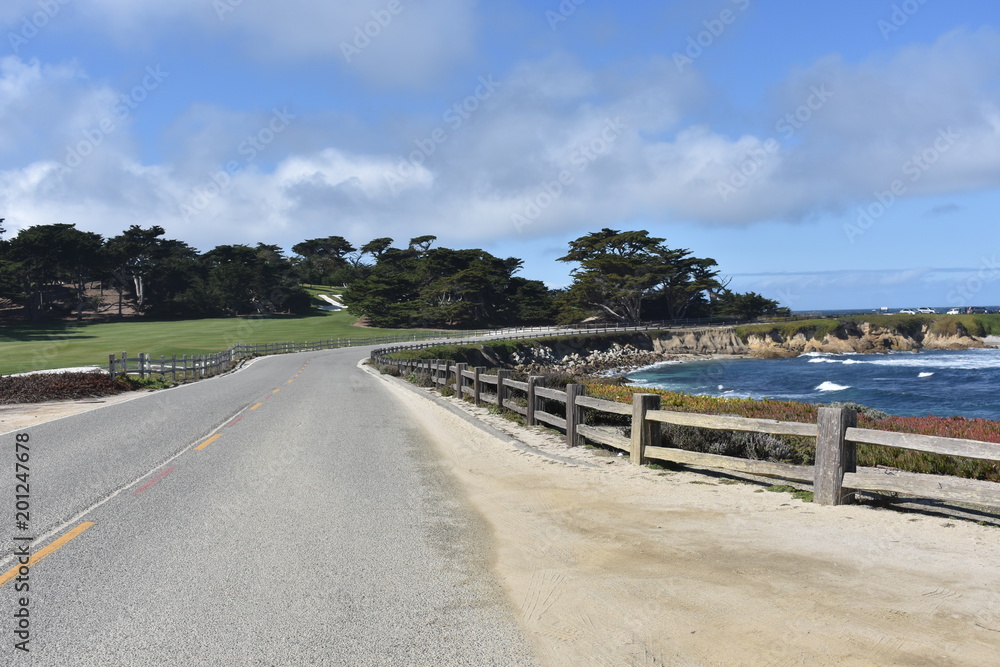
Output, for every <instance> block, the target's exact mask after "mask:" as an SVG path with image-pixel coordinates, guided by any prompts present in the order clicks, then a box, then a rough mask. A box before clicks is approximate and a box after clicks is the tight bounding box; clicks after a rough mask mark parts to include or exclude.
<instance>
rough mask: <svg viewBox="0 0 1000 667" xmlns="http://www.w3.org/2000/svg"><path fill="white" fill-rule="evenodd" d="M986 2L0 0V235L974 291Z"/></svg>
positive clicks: (937, 298) (855, 292)
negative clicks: (677, 266)
mask: <svg viewBox="0 0 1000 667" xmlns="http://www.w3.org/2000/svg"><path fill="white" fill-rule="evenodd" d="M998 23H1000V7H998V6H997V5H996V3H995V1H994V0H969V1H967V2H957V3H956V2H945V1H944V0H923V1H921V0H906V1H903V2H895V3H894V2H872V1H871V0H868V1H862V0H841V1H840V2H837V3H812V2H793V1H791V0H785V1H781V0H773V1H771V2H765V1H764V0H709V1H705V0H702V1H699V2H668V3H664V2H645V1H642V2H631V3H627V4H626V3H611V2H604V1H600V0H583V1H580V0H576V1H574V0H564V1H563V2H559V1H557V0H535V1H534V2H527V1H523V2H520V1H507V2H502V3H499V2H498V3H485V2H475V1H472V0H425V1H424V2H418V1H417V0H372V1H367V0H362V1H357V2H338V3H324V4H321V3H317V2H308V1H306V0H286V1H284V2H281V3H279V2H267V1H265V0H174V1H173V2H170V3H153V2H135V1H134V0H5V2H4V3H3V6H2V7H0V36H2V37H3V39H2V41H0V217H6V218H7V222H6V223H5V226H6V227H7V229H8V234H10V233H12V232H16V230H18V229H21V228H23V227H27V226H31V225H35V224H50V223H57V222H68V223H76V224H77V226H78V227H79V228H81V229H86V230H89V231H96V232H99V233H101V234H104V235H105V236H111V235H114V234H117V233H119V232H121V230H123V229H125V228H126V227H128V226H129V225H132V224H139V225H143V226H149V225H154V224H157V225H161V226H163V227H164V228H165V229H166V230H167V234H168V236H169V237H171V238H178V239H182V240H184V241H187V242H188V243H191V244H192V245H194V246H195V247H197V248H199V249H201V250H207V249H210V248H211V247H213V246H214V245H217V244H222V243H248V244H254V243H256V242H258V241H260V242H265V243H273V244H278V245H281V246H283V247H285V248H286V249H290V247H291V246H292V245H293V244H295V243H297V242H298V241H301V240H303V239H306V238H315V237H320V236H328V235H332V234H337V235H341V236H345V237H347V238H348V239H350V240H351V241H352V242H354V243H355V244H356V245H357V244H362V243H364V242H366V241H368V240H370V239H372V238H375V237H381V236H391V237H393V238H394V239H396V240H397V243H398V244H400V245H405V243H406V242H407V240H408V239H409V238H411V237H415V236H420V235H423V234H435V235H437V236H438V237H439V241H438V244H439V245H442V246H447V247H482V248H485V249H487V250H489V251H490V252H493V253H494V254H497V255H502V256H511V255H513V256H517V257H521V258H523V259H524V260H525V264H524V269H523V271H522V275H524V276H526V277H529V278H538V279H542V280H545V281H546V282H547V283H549V284H550V285H553V286H560V285H565V284H567V283H568V281H569V277H568V274H569V270H570V268H572V267H571V266H568V265H565V264H563V263H559V262H556V261H555V258H557V257H559V256H561V255H562V254H563V253H564V252H565V250H566V247H567V246H566V244H567V242H568V241H569V240H571V239H574V238H576V237H578V236H581V235H583V234H585V233H588V232H590V231H595V230H598V229H600V228H602V227H612V228H617V229H648V230H649V231H650V232H651V233H653V234H654V235H656V236H660V237H665V238H666V239H667V242H668V244H669V245H671V246H672V247H684V248H689V249H691V250H692V251H693V252H694V253H695V254H696V255H699V256H708V257H713V258H715V259H716V260H717V261H718V263H719V266H720V268H721V271H722V274H723V275H724V276H726V277H729V278H731V279H732V283H731V287H732V288H734V289H737V290H740V291H743V290H754V291H758V292H761V293H763V294H765V295H767V296H769V297H771V298H775V299H777V300H779V301H781V302H782V303H783V304H785V305H788V306H790V307H791V308H793V309H795V310H810V309H826V308H877V307H880V306H890V307H893V308H902V307H916V306H921V305H933V306H959V305H993V304H997V305H1000V294H998V290H997V286H998V284H1000V283H998V280H997V279H998V278H1000V247H998V246H1000V232H998V231H997V229H998V228H997V225H996V215H997V212H998V211H1000V192H998V184H1000V26H998Z"/></svg>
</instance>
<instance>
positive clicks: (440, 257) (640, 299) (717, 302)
mask: <svg viewBox="0 0 1000 667" xmlns="http://www.w3.org/2000/svg"><path fill="white" fill-rule="evenodd" d="M2 222H3V220H2V219H0V223H2ZM2 234H3V229H2V227H0V235H2ZM436 240H437V239H436V237H434V236H429V235H428V236H418V237H415V238H412V239H410V240H409V241H408V243H406V244H405V246H402V244H401V247H396V246H395V245H394V243H395V241H394V240H393V239H391V238H388V237H381V238H376V239H373V240H371V241H369V242H367V243H365V244H364V245H362V246H360V247H355V246H354V245H352V244H351V243H350V242H349V241H348V240H347V239H345V238H343V237H341V236H328V237H324V238H315V239H307V240H305V241H302V242H300V243H297V244H295V245H294V246H292V249H291V250H292V253H293V254H292V255H291V256H288V255H286V254H285V252H284V251H283V250H282V248H280V247H278V246H275V245H268V244H264V243H258V244H256V246H249V245H243V244H236V245H220V246H216V247H215V248H213V249H211V250H209V251H207V252H203V253H202V252H198V251H197V250H196V249H194V248H192V247H191V246H189V245H188V244H186V243H184V242H183V241H179V240H175V239H168V238H166V237H165V231H164V229H163V228H162V227H159V226H151V227H146V228H144V227H141V226H138V225H132V226H130V227H129V228H128V229H126V230H125V231H123V232H122V233H121V234H119V235H117V236H113V237H110V238H104V237H102V236H101V235H100V234H96V233H94V232H86V231H82V230H79V229H77V228H76V227H75V225H72V224H52V225H37V226H34V227H29V228H26V229H23V230H21V231H20V232H18V234H17V235H16V236H14V237H13V238H11V239H9V240H3V239H2V236H0V299H3V300H5V301H6V302H8V304H13V305H16V306H20V307H21V308H22V312H23V313H24V315H25V317H26V318H27V319H28V320H30V321H39V320H42V319H46V318H50V317H55V316H58V317H65V316H69V315H72V314H75V315H76V317H77V318H82V317H83V315H84V313H87V312H94V311H96V310H97V309H98V303H96V302H95V301H96V299H95V297H94V296H93V291H94V286H95V285H96V286H99V287H100V290H101V291H102V292H104V293H105V296H104V298H103V299H100V303H101V305H102V307H103V309H104V311H105V312H104V314H105V315H110V316H115V315H117V316H123V315H125V314H134V315H138V316H143V317H150V318H198V317H219V316H236V315H266V314H275V313H291V314H305V313H308V312H309V311H310V309H311V307H312V299H311V297H310V295H309V293H308V292H307V291H306V290H304V289H303V287H302V285H304V284H315V285H329V286H336V287H337V289H338V291H340V292H341V293H342V295H343V299H344V302H345V303H346V304H347V306H348V307H349V308H350V310H351V312H352V313H354V314H356V315H358V316H364V317H367V318H368V320H369V321H370V322H371V324H373V325H375V326H379V327H442V328H448V327H491V326H514V325H539V324H551V323H553V322H557V323H570V322H575V321H581V320H584V319H587V318H598V319H604V320H610V321H615V322H621V323H635V322H638V321H640V320H650V319H682V318H700V317H710V316H725V317H739V318H741V319H751V318H753V317H757V316H760V315H773V314H780V313H781V312H782V309H781V308H780V307H779V305H778V304H777V302H774V301H771V300H769V299H766V298H764V297H763V296H761V295H758V294H755V293H753V292H749V293H746V294H737V293H734V292H731V291H730V290H728V288H727V282H726V281H724V280H722V279H720V277H719V272H718V270H717V266H716V262H715V260H713V259H711V258H701V257H696V256H694V255H693V254H692V253H691V251H690V250H686V249H672V248H669V247H668V246H667V245H666V244H665V240H664V239H661V238H656V237H652V236H650V235H649V234H648V232H646V231H625V232H622V231H618V230H612V229H602V230H601V231H600V232H595V233H591V234H587V235H585V236H582V237H580V238H578V239H576V240H575V241H572V242H570V244H569V246H570V247H569V252H567V254H566V255H565V256H564V257H561V258H559V261H562V262H567V263H571V264H574V265H575V268H574V269H573V270H572V276H573V282H572V284H571V285H570V286H569V287H567V288H565V289H550V288H548V287H547V286H546V285H545V284H544V283H542V282H541V281H539V280H530V279H527V278H523V277H521V276H518V275H516V274H517V273H518V272H519V271H520V269H521V267H522V264H523V262H522V260H520V259H518V258H516V257H508V258H500V257H495V256H493V255H491V254H490V253H488V252H486V251H485V250H481V249H457V250H456V249H450V248H435V247H433V245H434V243H435V241H436ZM108 293H110V298H108Z"/></svg>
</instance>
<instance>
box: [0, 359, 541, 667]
mask: <svg viewBox="0 0 1000 667" xmlns="http://www.w3.org/2000/svg"><path fill="white" fill-rule="evenodd" d="M364 354H365V351H363V350H358V349H347V350H332V351H326V352H312V353H301V354H291V355H282V356H276V357H270V358H265V359H259V360H257V361H255V362H254V363H253V364H251V365H250V366H249V367H248V368H245V369H243V370H241V371H239V372H237V373H233V374H231V375H228V376H224V377H219V378H214V379H211V380H205V381H202V382H198V383H194V384H191V385H188V386H184V387H180V388H177V389H172V390H168V391H162V392H156V393H153V394H150V395H148V396H145V397H143V398H140V399H136V400H133V401H128V402H126V403H122V404H118V405H112V406H108V407H106V408H101V409H98V410H94V411H91V412H88V413H84V414H80V415H76V416H73V417H68V418H65V419H61V420H57V421H54V422H49V423H47V424H42V425H39V426H35V427H32V428H30V429H28V430H27V432H28V434H29V435H30V443H29V446H30V462H29V465H30V476H31V477H30V483H31V487H30V503H31V517H30V520H31V522H30V530H29V531H28V532H30V533H32V534H34V535H36V536H41V535H46V534H48V535H49V536H48V537H46V538H45V539H44V541H43V542H42V543H41V544H39V545H37V546H36V547H34V548H33V551H34V552H38V550H39V549H40V548H41V547H43V546H44V545H45V544H48V543H52V542H53V541H54V540H58V539H59V538H61V537H63V536H66V535H67V534H73V533H72V532H71V531H73V530H74V529H78V530H82V532H79V534H77V535H76V537H73V538H71V539H69V540H68V541H66V542H65V543H64V544H63V545H62V546H61V547H60V548H58V549H57V550H55V551H53V552H52V553H51V554H50V555H48V556H46V557H45V558H44V560H41V561H39V562H38V563H37V564H35V565H34V567H32V569H31V570H30V573H29V582H28V583H29V585H30V591H29V593H28V595H29V596H30V598H29V600H30V601H29V610H30V620H31V622H30V633H31V634H30V637H31V639H30V644H29V646H30V649H31V651H30V654H28V655H27V656H26V655H24V654H23V653H21V652H18V651H16V650H15V649H14V648H13V647H14V643H15V641H16V639H15V638H14V635H13V630H14V629H15V627H14V626H15V622H16V621H15V619H14V618H13V614H14V613H15V612H16V611H17V609H18V608H19V604H18V599H19V597H21V596H23V595H25V594H24V593H16V592H15V590H14V587H15V585H16V584H17V582H16V580H15V581H10V582H8V583H6V584H4V585H3V586H2V587H0V637H2V640H0V641H2V644H0V664H5V665H6V664H33V665H66V666H69V665H102V666H104V665H130V666H131V665H517V664H534V661H533V658H532V657H531V655H530V651H529V649H528V647H527V645H526V643H525V640H524V639H523V637H522V635H521V633H520V631H519V629H518V626H517V623H516V620H515V618H514V616H513V613H512V612H511V610H510V608H509V607H508V605H507V602H506V599H505V598H504V597H503V594H502V592H501V589H500V587H499V585H498V583H497V581H496V580H495V579H494V578H493V576H492V575H491V574H490V569H489V566H490V563H491V562H492V554H491V551H490V540H489V536H488V534H487V531H486V529H485V527H484V525H483V523H482V521H481V520H480V519H479V518H478V516H477V515H475V514H474V513H473V512H472V511H471V510H470V509H469V506H468V505H467V503H466V501H465V500H464V499H463V497H462V496H461V494H460V492H459V491H458V489H457V487H456V486H454V485H453V482H452V480H451V479H450V478H449V477H448V475H446V474H445V473H444V472H443V470H442V469H441V467H440V465H439V463H438V462H437V461H436V460H435V458H434V456H433V455H432V453H431V450H430V445H429V443H428V441H427V439H426V438H425V437H424V435H423V434H422V432H420V431H418V430H416V429H415V428H414V427H413V426H411V425H409V424H408V423H407V419H406V417H405V415H404V414H402V413H400V412H399V411H398V406H397V405H396V404H395V403H394V399H393V398H392V396H391V395H390V394H389V393H388V392H387V391H386V389H385V388H384V387H383V386H382V383H381V382H379V381H378V380H377V379H376V378H373V377H371V376H369V375H368V374H366V373H364V372H363V371H361V370H359V369H358V368H356V363H357V361H358V360H359V359H360V358H361V357H362V356H363V355H364ZM213 436H218V437H216V438H215V439H213V440H211V441H210V442H208V444H207V445H205V446H204V447H202V448H200V449H198V448H197V447H199V446H201V445H202V444H203V443H205V442H206V441H207V440H208V439H209V438H211V437H213ZM14 456H15V451H14V437H13V434H6V435H4V436H2V437H0V457H2V460H0V474H2V475H3V476H4V477H5V478H6V479H3V480H2V482H0V507H5V508H10V509H9V511H0V517H6V518H4V519H2V520H0V540H2V542H0V544H2V545H3V552H2V555H3V556H4V557H5V560H4V562H3V563H2V566H0V572H6V571H8V570H9V569H10V568H11V567H13V566H14V565H15V564H16V563H15V561H14V559H13V556H12V552H13V549H12V548H11V546H10V545H12V544H14V542H13V541H12V537H13V536H14V535H23V533H22V532H21V531H17V530H16V529H15V526H14V517H13V511H14V502H15V499H14V489H13V486H14ZM90 524H92V525H90Z"/></svg>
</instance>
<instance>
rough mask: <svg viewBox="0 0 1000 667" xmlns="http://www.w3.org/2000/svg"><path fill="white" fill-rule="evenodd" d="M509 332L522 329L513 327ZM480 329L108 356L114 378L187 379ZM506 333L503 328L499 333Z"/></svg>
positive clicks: (461, 335)
mask: <svg viewBox="0 0 1000 667" xmlns="http://www.w3.org/2000/svg"><path fill="white" fill-rule="evenodd" d="M510 331H520V329H511V330H510ZM482 333H483V332H481V331H479V332H477V331H420V332H408V333H406V334H395V335H392V336H374V337H369V338H330V339H327V340H318V341H304V342H280V343H254V344H247V343H237V344H236V345H234V346H232V347H230V348H229V349H228V350H222V351H221V352H215V353H212V354H201V355H187V354H184V355H176V354H174V355H171V356H169V357H167V356H165V355H160V356H159V357H154V356H153V355H150V354H146V353H142V352H140V353H139V354H138V356H135V357H129V356H128V353H127V352H122V353H121V357H120V358H118V357H115V355H114V354H109V355H108V373H110V375H111V377H117V376H119V375H128V374H133V375H138V376H139V377H140V378H145V377H153V376H154V375H159V376H160V377H161V378H165V377H166V376H168V375H169V376H170V378H171V379H172V380H178V379H181V380H187V379H197V378H204V377H209V376H211V375H218V374H219V373H224V372H226V371H227V370H229V369H230V368H232V367H233V366H235V365H236V364H237V363H239V362H240V361H241V360H242V359H249V358H251V357H259V356H265V355H269V354H287V353H290V352H312V351H315V350H332V349H337V348H341V347H364V346H368V345H386V344H389V343H401V342H408V341H418V340H426V339H434V340H435V341H437V342H435V343H432V344H433V345H440V341H441V340H442V339H444V340H446V339H451V338H468V337H470V336H474V335H481V334H482ZM497 333H498V334H500V335H503V331H501V332H497Z"/></svg>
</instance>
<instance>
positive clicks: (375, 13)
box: [0, 0, 478, 88]
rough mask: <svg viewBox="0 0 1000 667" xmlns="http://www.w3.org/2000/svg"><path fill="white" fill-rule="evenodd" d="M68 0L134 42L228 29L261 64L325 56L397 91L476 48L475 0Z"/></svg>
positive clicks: (10, 19)
mask: <svg viewBox="0 0 1000 667" xmlns="http://www.w3.org/2000/svg"><path fill="white" fill-rule="evenodd" d="M51 1H52V2H57V1H58V0H51ZM63 1H64V2H66V1H67V0H63ZM69 1H70V2H71V3H72V5H73V10H74V16H75V18H76V20H77V21H81V20H82V21H86V22H87V23H88V25H89V26H90V29H92V30H96V31H100V32H101V33H103V34H107V35H110V36H111V37H112V38H113V39H115V40H116V41H118V42H119V43H120V44H123V45H125V46H128V47H131V48H137V47H143V48H144V47H148V45H149V42H150V40H153V41H154V43H155V40H156V39H157V35H169V36H171V37H175V36H176V34H177V31H186V32H194V35H192V38H195V39H219V38H222V37H227V36H235V37H236V38H237V44H239V48H241V49H242V50H243V51H244V53H248V54H252V55H253V56H255V57H257V58H259V59H261V60H263V61H266V62H272V63H287V62H297V61H312V60H317V59H319V60H325V61H328V62H330V63H331V64H333V65H335V66H337V67H340V68H342V69H344V70H345V71H347V72H355V73H357V74H358V75H359V76H360V77H362V78H363V79H366V80H368V81H370V82H372V83H374V84H378V85H384V86H394V87H404V88H417V87H420V86H423V85H426V84H428V83H429V82H432V81H435V80H437V79H438V78H439V77H440V76H441V75H442V74H446V73H448V72H450V71H451V70H452V68H453V67H454V65H455V63H457V62H461V60H462V59H463V58H466V57H468V56H469V55H470V54H471V53H472V52H473V50H474V47H473V44H474V40H475V37H476V33H477V30H478V25H477V15H476V12H475V4H476V3H475V2H474V0H423V1H420V2H418V1H417V0H353V1H352V2H315V1H314V0H285V1H284V2H280V3H278V2H250V1H249V0H172V1H171V2H135V0H69ZM30 9H31V4H30V3H27V2H23V1H22V2H21V8H20V10H19V11H8V12H4V13H0V26H4V27H13V26H14V24H15V22H16V21H17V20H20V19H21V17H22V16H23V15H24V14H25V12H27V11H29V10H30ZM5 19H6V20H5ZM345 45H346V47H345Z"/></svg>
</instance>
